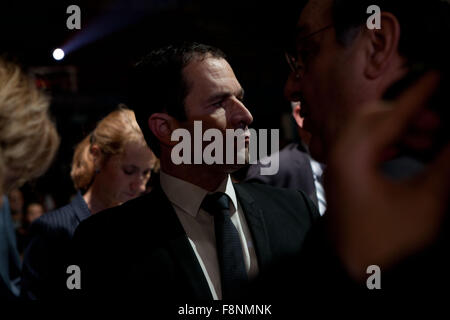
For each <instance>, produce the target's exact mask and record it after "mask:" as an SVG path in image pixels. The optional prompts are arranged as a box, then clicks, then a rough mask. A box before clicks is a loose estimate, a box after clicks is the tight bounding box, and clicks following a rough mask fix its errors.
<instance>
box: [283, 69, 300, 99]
mask: <svg viewBox="0 0 450 320" xmlns="http://www.w3.org/2000/svg"><path fill="white" fill-rule="evenodd" d="M300 85H301V79H300V78H299V77H298V75H297V74H296V73H295V72H291V73H290V74H289V76H288V79H287V81H286V84H285V85H284V96H285V97H286V99H288V100H289V101H293V102H298V101H301V87H300Z"/></svg>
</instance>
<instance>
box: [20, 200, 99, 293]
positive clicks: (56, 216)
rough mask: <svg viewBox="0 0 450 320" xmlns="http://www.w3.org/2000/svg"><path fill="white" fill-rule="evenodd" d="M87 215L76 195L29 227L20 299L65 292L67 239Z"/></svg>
mask: <svg viewBox="0 0 450 320" xmlns="http://www.w3.org/2000/svg"><path fill="white" fill-rule="evenodd" d="M90 215H91V212H90V211H89V209H88V207H87V204H86V202H85V201H84V199H83V197H82V195H81V193H79V192H78V193H77V195H76V196H75V198H74V199H73V200H72V202H71V203H70V204H68V205H66V206H64V207H62V208H59V209H57V210H54V211H52V212H49V213H46V214H44V215H43V216H42V217H40V218H39V219H37V220H36V221H35V222H34V223H33V224H32V225H31V229H30V233H31V236H32V240H31V242H30V244H29V245H28V247H27V249H26V251H25V256H24V261H23V270H22V290H21V296H22V297H24V298H25V299H32V300H34V299H46V298H59V297H61V293H63V292H65V284H66V281H65V278H66V269H67V263H66V259H67V256H68V252H69V251H70V244H71V242H70V240H71V239H72V236H73V234H74V232H75V228H76V227H77V226H78V224H79V223H80V222H81V221H83V220H84V219H86V218H87V217H89V216H90Z"/></svg>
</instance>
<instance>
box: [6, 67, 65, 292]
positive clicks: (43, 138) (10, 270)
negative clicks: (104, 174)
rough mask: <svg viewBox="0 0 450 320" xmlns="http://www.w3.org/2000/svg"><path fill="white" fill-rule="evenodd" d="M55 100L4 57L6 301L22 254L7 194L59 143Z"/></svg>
mask: <svg viewBox="0 0 450 320" xmlns="http://www.w3.org/2000/svg"><path fill="white" fill-rule="evenodd" d="M48 109H49V100H48V98H47V97H46V96H45V95H44V94H43V93H42V92H40V91H39V90H38V89H37V88H36V86H35V84H34V83H33V81H32V79H30V78H29V77H27V76H25V74H24V73H23V72H22V71H21V70H20V68H19V67H18V66H17V65H15V64H13V63H10V62H7V61H5V60H3V59H2V58H0V300H1V301H4V299H6V300H13V299H15V298H17V296H18V295H19V292H20V284H19V282H20V258H19V254H18V251H17V244H16V238H15V231H14V226H13V224H12V219H11V213H10V210H9V204H8V200H7V197H6V196H5V195H4V194H7V193H9V192H10V191H11V190H13V189H15V188H18V187H20V186H21V185H22V184H23V183H25V182H26V181H28V180H30V179H33V178H36V177H39V176H40V175H41V174H43V173H44V172H45V171H46V170H47V168H48V167H49V165H50V163H51V161H52V160H53V158H54V156H55V154H56V151H57V149H58V146H59V136H58V133H57V132H56V127H55V125H54V124H53V122H52V121H51V120H50V117H49V114H48Z"/></svg>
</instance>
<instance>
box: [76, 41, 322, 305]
mask: <svg viewBox="0 0 450 320" xmlns="http://www.w3.org/2000/svg"><path fill="white" fill-rule="evenodd" d="M131 90H132V91H131V94H130V98H131V100H130V107H132V108H133V109H134V111H135V114H136V118H137V121H138V123H139V125H140V127H141V129H142V131H143V133H144V136H145V138H146V140H147V142H148V144H149V145H150V147H151V148H152V150H154V152H155V153H156V154H157V155H159V156H160V159H161V176H160V187H158V188H156V189H155V190H154V191H152V192H151V193H150V194H148V195H145V196H143V197H141V198H138V199H136V200H133V201H129V202H127V203H125V204H124V205H122V206H120V207H116V208H112V209H109V210H106V211H105V212H101V213H98V214H96V215H95V216H93V217H91V218H89V219H87V220H86V221H83V222H82V223H81V224H80V226H79V227H78V228H77V230H76V232H75V236H74V245H75V248H76V252H77V257H78V258H77V259H78V260H76V261H77V263H79V264H80V268H81V275H82V286H81V287H82V289H81V290H80V292H79V293H80V295H81V296H83V295H87V296H90V297H93V296H95V297H105V296H108V297H118V296H120V297H129V298H131V297H133V298H138V299H139V298H142V299H145V300H146V301H149V300H148V299H149V298H156V299H158V300H161V299H162V300H168V299H171V300H172V299H177V300H179V301H187V300H189V301H198V300H212V299H214V300H220V299H228V300H229V299H236V298H237V297H238V295H239V293H240V291H241V288H242V287H244V286H245V284H246V283H248V282H249V281H250V280H251V279H253V278H255V277H256V276H257V275H259V274H262V273H264V271H265V270H267V269H268V268H269V266H270V265H272V264H273V263H274V262H276V261H278V260H280V259H283V258H284V257H287V256H292V255H295V254H296V253H298V252H299V250H300V248H301V246H302V242H303V239H304V237H305V235H306V233H307V231H308V229H309V227H310V226H311V224H312V222H313V220H314V219H315V217H317V216H318V215H319V214H318V212H317V209H316V208H315V206H314V204H313V203H312V202H311V201H310V200H309V199H308V197H307V196H306V195H305V194H304V193H302V192H297V191H289V190H282V189H277V188H273V187H269V186H264V185H260V184H233V183H232V182H231V178H230V175H229V174H230V173H231V172H233V171H235V170H237V169H238V168H240V167H242V165H243V164H238V163H237V161H236V158H235V159H234V161H232V163H230V164H229V163H227V164H221V163H220V161H219V162H215V163H213V164H209V165H208V164H205V163H204V162H202V163H199V164H190V163H189V161H188V162H182V163H181V164H175V163H174V161H173V149H174V147H175V146H176V145H177V142H176V141H173V139H172V135H173V133H174V132H175V130H176V129H184V130H187V132H189V133H190V134H191V136H194V139H195V134H196V129H195V126H194V121H201V123H202V127H203V129H204V130H205V129H215V130H218V131H219V132H220V134H221V135H223V137H225V133H226V130H227V129H233V130H236V129H242V130H243V132H244V135H246V133H247V132H248V126H249V125H250V123H251V122H252V120H253V119H252V115H251V114H250V112H249V111H248V110H247V109H246V107H245V106H244V104H243V102H242V100H243V89H242V87H241V86H240V84H239V82H238V80H237V79H236V77H235V75H234V73H233V70H232V69H231V67H230V65H229V64H228V62H227V61H226V60H225V56H224V54H223V53H222V52H221V51H220V50H218V49H216V48H213V47H210V46H206V45H201V44H185V45H181V46H178V47H175V46H169V47H166V48H162V49H159V50H155V51H153V52H152V53H151V54H150V55H148V56H147V57H146V58H145V59H144V60H142V61H141V62H140V63H139V64H138V65H137V66H136V68H135V73H134V75H133V82H132V88H131ZM183 142H184V141H183ZM237 145H238V144H237ZM189 148H190V146H189ZM234 148H235V145H234V143H233V146H232V149H234ZM204 149H205V145H203V147H202V146H200V150H196V149H195V145H194V146H193V148H192V150H189V149H188V150H184V153H190V155H191V156H192V155H193V156H194V157H196V156H197V155H198V154H197V155H196V154H195V152H201V153H202V154H203V150H204ZM191 151H195V152H191ZM216 152H219V151H217V150H216ZM228 152H230V151H229V150H228V149H227V150H225V149H224V153H223V154H224V155H225V154H227V155H228ZM245 154H246V155H248V140H246V143H245ZM185 156H189V154H183V158H184V157H185ZM223 163H225V162H223ZM136 222H137V223H136Z"/></svg>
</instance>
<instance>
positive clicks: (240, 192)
mask: <svg viewBox="0 0 450 320" xmlns="http://www.w3.org/2000/svg"><path fill="white" fill-rule="evenodd" d="M244 186H245V185H242V184H234V189H235V191H236V195H237V197H238V200H239V203H240V205H241V207H242V209H243V211H244V215H245V218H246V220H247V224H248V227H249V229H250V232H251V234H252V238H253V241H254V243H255V251H256V256H257V258H258V267H259V269H260V271H264V269H265V267H267V266H268V265H269V263H270V261H271V257H272V252H271V250H270V246H269V237H268V235H267V229H266V225H265V222H264V217H263V212H262V209H261V208H260V207H258V205H257V203H256V202H255V200H254V199H253V197H252V196H251V195H250V193H249V192H247V190H245V187H244Z"/></svg>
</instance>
